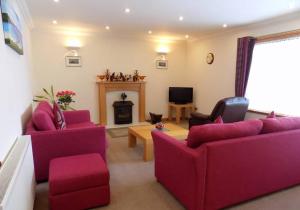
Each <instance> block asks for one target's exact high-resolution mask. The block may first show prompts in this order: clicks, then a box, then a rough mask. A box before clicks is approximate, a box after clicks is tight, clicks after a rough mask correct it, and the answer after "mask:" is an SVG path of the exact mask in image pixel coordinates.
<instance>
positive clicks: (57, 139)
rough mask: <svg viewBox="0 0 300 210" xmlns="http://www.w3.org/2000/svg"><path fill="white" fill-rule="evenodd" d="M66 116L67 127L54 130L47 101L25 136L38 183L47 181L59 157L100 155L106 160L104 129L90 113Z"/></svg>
mask: <svg viewBox="0 0 300 210" xmlns="http://www.w3.org/2000/svg"><path fill="white" fill-rule="evenodd" d="M64 116H65V118H66V125H67V128H66V129H64V130H56V129H53V125H52V124H54V123H53V119H54V116H53V113H52V108H51V106H50V105H49V104H48V103H47V102H41V103H40V104H39V105H38V107H37V108H36V110H35V111H34V112H33V115H32V119H31V120H30V122H29V123H28V125H27V131H26V134H27V135H31V139H32V150H33V159H34V168H35V176H36V181H37V182H43V181H47V180H48V174H49V163H50V161H51V160H52V159H54V158H57V157H64V156H72V155H80V154H88V153H99V154H100V155H101V156H102V158H103V159H104V161H106V145H107V144H106V136H105V127H103V126H96V125H95V124H94V123H92V122H91V121H90V113H89V111H87V110H80V111H66V112H64ZM39 118H42V120H39ZM37 123H38V124H39V125H37ZM40 124H43V125H40ZM54 127H55V126H54ZM39 128H43V129H42V130H41V129H39Z"/></svg>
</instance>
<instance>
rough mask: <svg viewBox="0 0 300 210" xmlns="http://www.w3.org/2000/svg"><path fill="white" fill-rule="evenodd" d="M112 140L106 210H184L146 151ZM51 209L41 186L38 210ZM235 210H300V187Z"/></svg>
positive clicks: (39, 188) (38, 189) (121, 141)
mask: <svg viewBox="0 0 300 210" xmlns="http://www.w3.org/2000/svg"><path fill="white" fill-rule="evenodd" d="M108 139H109V144H110V145H109V151H108V161H109V170H110V176H111V180H110V183H111V185H110V186H111V204H110V205H108V206H106V207H101V208H97V209H102V210H180V209H181V210H182V209H184V207H183V206H182V205H181V204H180V203H179V202H178V201H177V200H176V199H175V198H174V197H173V196H172V195H171V194H170V193H169V192H168V191H167V190H165V188H164V187H163V186H162V185H160V184H159V183H157V182H156V180H155V177H154V164H153V162H144V161H143V160H142V154H143V147H142V145H141V144H140V142H138V145H137V147H136V148H128V146H127V137H121V138H111V137H109V136H108ZM47 209H48V184H47V183H44V184H39V185H38V186H37V190H36V201H35V207H34V210H47ZM229 209H231V210H299V209H300V187H294V188H290V189H288V190H284V191H281V192H278V193H274V194H271V195H269V196H265V197H262V198H259V199H256V200H253V201H250V202H247V203H244V204H242V205H238V206H235V207H232V208H229Z"/></svg>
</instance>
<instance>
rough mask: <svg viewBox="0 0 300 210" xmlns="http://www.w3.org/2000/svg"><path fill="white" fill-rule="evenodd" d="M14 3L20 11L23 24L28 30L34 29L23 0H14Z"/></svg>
mask: <svg viewBox="0 0 300 210" xmlns="http://www.w3.org/2000/svg"><path fill="white" fill-rule="evenodd" d="M16 3H17V5H18V7H19V9H20V12H21V14H22V16H23V18H24V21H25V23H26V24H27V26H28V28H29V29H32V28H34V23H33V19H32V16H31V14H30V12H29V9H28V6H27V3H26V2H25V0H16Z"/></svg>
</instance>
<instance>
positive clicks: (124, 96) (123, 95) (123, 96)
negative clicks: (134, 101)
mask: <svg viewBox="0 0 300 210" xmlns="http://www.w3.org/2000/svg"><path fill="white" fill-rule="evenodd" d="M121 98H122V100H123V102H124V101H125V100H126V98H127V95H126V93H122V94H121Z"/></svg>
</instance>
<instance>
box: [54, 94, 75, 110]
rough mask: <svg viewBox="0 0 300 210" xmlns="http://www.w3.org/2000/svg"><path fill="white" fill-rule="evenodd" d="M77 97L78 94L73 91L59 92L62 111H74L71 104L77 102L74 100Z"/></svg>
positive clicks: (58, 98) (58, 99)
mask: <svg viewBox="0 0 300 210" xmlns="http://www.w3.org/2000/svg"><path fill="white" fill-rule="evenodd" d="M75 95H76V93H75V92H73V91H71V90H63V91H58V92H57V94H56V97H57V103H58V104H59V106H60V108H61V109H62V110H70V109H71V110H72V109H73V108H72V107H71V106H70V104H71V103H73V102H75V101H74V100H73V96H75Z"/></svg>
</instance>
